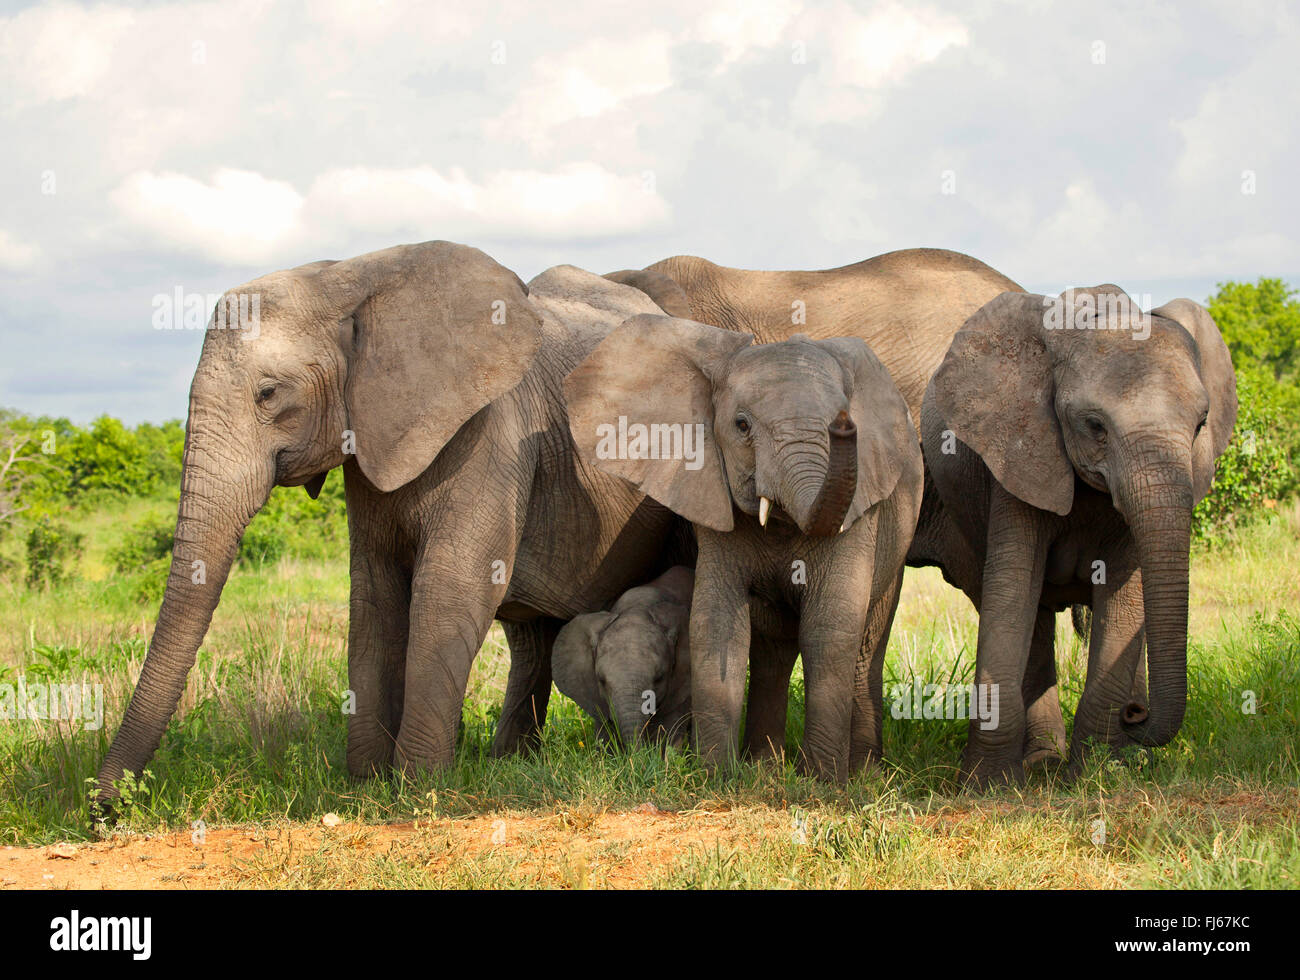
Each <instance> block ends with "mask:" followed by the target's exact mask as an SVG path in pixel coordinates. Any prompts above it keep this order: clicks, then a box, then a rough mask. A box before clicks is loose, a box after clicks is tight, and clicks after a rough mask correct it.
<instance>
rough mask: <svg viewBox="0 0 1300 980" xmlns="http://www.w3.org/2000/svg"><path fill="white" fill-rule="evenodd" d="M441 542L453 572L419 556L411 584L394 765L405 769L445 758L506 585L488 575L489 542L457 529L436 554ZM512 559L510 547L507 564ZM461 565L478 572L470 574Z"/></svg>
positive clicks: (438, 762) (450, 756) (453, 742)
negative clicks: (458, 536)
mask: <svg viewBox="0 0 1300 980" xmlns="http://www.w3.org/2000/svg"><path fill="white" fill-rule="evenodd" d="M444 548H450V549H451V551H452V553H454V554H456V555H457V556H458V557H459V560H458V561H457V562H456V563H455V572H454V573H450V574H449V573H448V572H447V571H444V570H442V569H441V568H439V567H438V566H437V565H435V563H433V562H431V561H429V560H428V559H427V558H426V559H424V560H423V561H422V560H420V559H417V567H418V570H417V572H416V575H415V580H414V581H413V582H412V585H411V615H410V641H409V643H408V644H407V650H406V696H405V699H404V702H403V708H402V724H401V727H400V728H399V729H398V733H397V746H396V751H395V752H394V754H393V764H394V765H395V766H397V767H399V768H401V769H405V770H408V771H410V770H414V769H421V768H435V767H443V766H450V765H451V763H452V759H453V756H454V755H455V751H456V735H457V731H458V728H459V725H460V718H461V710H462V708H463V706H464V701H465V687H466V685H467V684H468V682H469V671H470V667H471V665H472V664H473V662H474V657H475V656H476V655H477V654H478V651H479V648H480V647H481V646H482V645H483V641H484V640H485V639H486V638H487V634H488V630H489V629H490V628H491V626H492V620H493V618H494V617H495V615H496V610H497V607H498V606H499V605H500V603H501V599H502V597H503V596H504V595H505V590H506V586H505V585H504V584H494V583H493V581H492V579H493V575H492V568H493V562H494V561H495V560H498V559H497V558H496V557H495V556H493V555H492V554H491V552H490V551H488V550H486V549H487V548H488V544H487V542H480V543H479V546H478V547H477V548H476V547H475V544H474V543H472V542H470V541H468V540H466V539H465V536H462V538H461V540H460V541H459V542H456V543H455V546H454V547H453V546H452V543H449V542H448V541H446V540H443V541H440V542H439V549H440V553H441V549H444ZM502 550H505V549H502ZM476 552H477V553H476ZM513 564H514V554H513V553H512V552H511V553H508V554H507V556H506V567H507V570H509V569H510V568H511V567H512V566H513ZM467 568H469V569H474V568H477V569H480V570H481V572H480V574H478V575H469V574H466V573H465V571H464V569H467ZM506 580H507V581H508V580H509V574H508V573H507V575H506Z"/></svg>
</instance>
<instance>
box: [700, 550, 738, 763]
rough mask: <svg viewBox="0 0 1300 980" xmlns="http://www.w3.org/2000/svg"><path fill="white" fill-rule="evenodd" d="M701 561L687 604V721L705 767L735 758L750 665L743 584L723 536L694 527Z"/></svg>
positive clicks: (728, 761)
mask: <svg viewBox="0 0 1300 980" xmlns="http://www.w3.org/2000/svg"><path fill="white" fill-rule="evenodd" d="M697 530H698V533H699V540H700V556H699V561H698V562H697V564H696V568H695V591H694V595H693V598H692V603H691V622H690V633H691V716H692V718H693V719H694V726H693V727H694V733H695V748H696V751H698V752H699V754H700V757H701V759H703V760H704V763H705V765H706V766H709V767H711V768H713V767H717V766H718V765H720V764H729V763H730V762H731V761H732V760H734V759H735V757H736V742H737V735H738V733H739V729H740V709H741V705H742V703H743V701H744V697H745V670H746V667H747V666H748V664H749V639H750V626H749V595H748V584H747V583H746V582H745V580H744V578H743V576H742V574H741V573H740V571H739V570H738V569H737V568H736V565H735V562H734V560H733V559H732V558H730V557H729V556H728V555H727V554H726V549H725V548H724V547H722V542H721V541H720V540H719V539H720V538H722V535H719V534H717V533H716V532H712V531H708V530H706V529H704V528H698V529H697Z"/></svg>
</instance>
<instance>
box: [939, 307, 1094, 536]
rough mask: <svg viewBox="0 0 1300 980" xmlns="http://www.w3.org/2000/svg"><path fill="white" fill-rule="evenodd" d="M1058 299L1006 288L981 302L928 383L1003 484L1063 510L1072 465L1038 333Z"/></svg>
mask: <svg viewBox="0 0 1300 980" xmlns="http://www.w3.org/2000/svg"><path fill="white" fill-rule="evenodd" d="M1056 302H1057V300H1056V298H1055V297H1046V296H1039V295H1034V294H1031V293H1003V294H1002V295H1000V296H998V297H996V298H994V299H992V300H990V301H989V302H988V303H986V304H984V306H982V307H980V309H979V310H977V311H976V312H975V313H974V314H972V315H971V317H970V318H969V319H968V320H967V321H966V322H965V323H964V324H962V327H961V329H960V330H958V331H957V334H956V336H954V337H953V340H952V344H951V346H949V348H948V353H947V354H946V355H945V356H944V359H943V362H942V363H941V364H940V365H939V369H938V370H937V371H936V372H935V375H934V377H933V378H932V379H931V381H930V387H931V390H932V392H933V396H934V399H935V404H936V407H937V408H938V409H939V413H940V415H941V416H942V418H943V420H944V424H945V425H946V426H947V427H948V428H949V429H950V430H951V431H952V433H953V434H954V435H955V436H956V437H957V438H958V439H960V440H961V441H962V442H963V443H965V444H966V445H967V446H969V447H970V448H971V449H973V450H974V451H975V452H976V453H978V454H979V456H980V458H981V459H983V460H984V464H985V465H986V466H988V468H989V472H991V473H992V474H993V476H994V478H996V479H997V481H998V482H999V483H1000V484H1002V486H1003V487H1005V488H1006V489H1007V490H1008V491H1009V492H1011V493H1012V494H1014V495H1015V496H1016V497H1018V498H1019V499H1021V500H1023V501H1025V503H1027V504H1031V505H1032V506H1034V507H1037V508H1039V509H1040V510H1046V511H1051V512H1052V513H1054V514H1068V513H1069V512H1070V508H1071V507H1072V506H1073V504H1074V467H1073V465H1072V464H1071V463H1070V458H1069V456H1067V455H1066V452H1065V440H1064V439H1063V437H1062V435H1061V426H1060V422H1059V421H1058V420H1057V417H1056V405H1055V400H1054V399H1055V387H1056V386H1055V382H1054V380H1053V371H1052V361H1051V358H1050V356H1049V355H1048V352H1047V348H1046V346H1045V343H1044V336H1043V334H1044V327H1045V324H1044V320H1045V316H1046V315H1047V312H1048V311H1049V310H1050V309H1052V308H1053V304H1055V303H1056Z"/></svg>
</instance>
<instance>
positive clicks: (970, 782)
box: [960, 753, 1025, 793]
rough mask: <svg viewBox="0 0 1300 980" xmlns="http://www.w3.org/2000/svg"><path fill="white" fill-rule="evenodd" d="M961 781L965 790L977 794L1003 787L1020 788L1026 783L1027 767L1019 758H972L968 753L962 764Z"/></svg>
mask: <svg viewBox="0 0 1300 980" xmlns="http://www.w3.org/2000/svg"><path fill="white" fill-rule="evenodd" d="M960 781H961V785H962V787H963V788H964V789H966V790H969V791H972V792H977V793H984V792H987V791H988V790H990V789H996V788H998V787H1001V786H1020V785H1022V784H1023V783H1024V781H1025V767H1024V763H1023V760H1022V759H1021V758H1019V757H1016V758H993V757H990V756H980V757H972V756H971V754H970V753H967V757H966V759H965V760H964V761H963V762H962V767H961V776H960Z"/></svg>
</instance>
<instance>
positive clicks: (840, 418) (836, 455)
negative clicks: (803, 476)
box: [798, 412, 858, 537]
mask: <svg viewBox="0 0 1300 980" xmlns="http://www.w3.org/2000/svg"><path fill="white" fill-rule="evenodd" d="M828 432H829V435H830V450H829V452H828V455H827V460H826V475H825V478H824V479H823V480H822V483H821V487H820V488H819V489H818V491H817V495H816V497H815V498H814V499H813V500H812V501H811V503H809V504H807V505H806V507H807V509H806V510H805V508H804V507H802V506H800V507H799V508H798V509H799V511H801V512H802V513H805V514H807V516H806V517H805V518H804V519H803V520H802V521H800V522H799V524H800V527H801V528H802V530H803V531H804V533H805V534H813V535H817V536H820V537H826V536H828V535H832V534H837V533H839V530H840V527H841V526H842V525H843V523H844V518H845V515H847V514H848V512H849V505H850V504H851V503H852V502H853V494H854V493H855V492H856V491H857V488H858V430H857V427H856V426H855V425H854V424H853V420H852V419H850V418H849V413H848V412H840V413H839V415H837V416H836V417H835V421H833V422H832V423H831V424H830V428H829V430H828ZM806 493H807V491H805V496H806Z"/></svg>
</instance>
